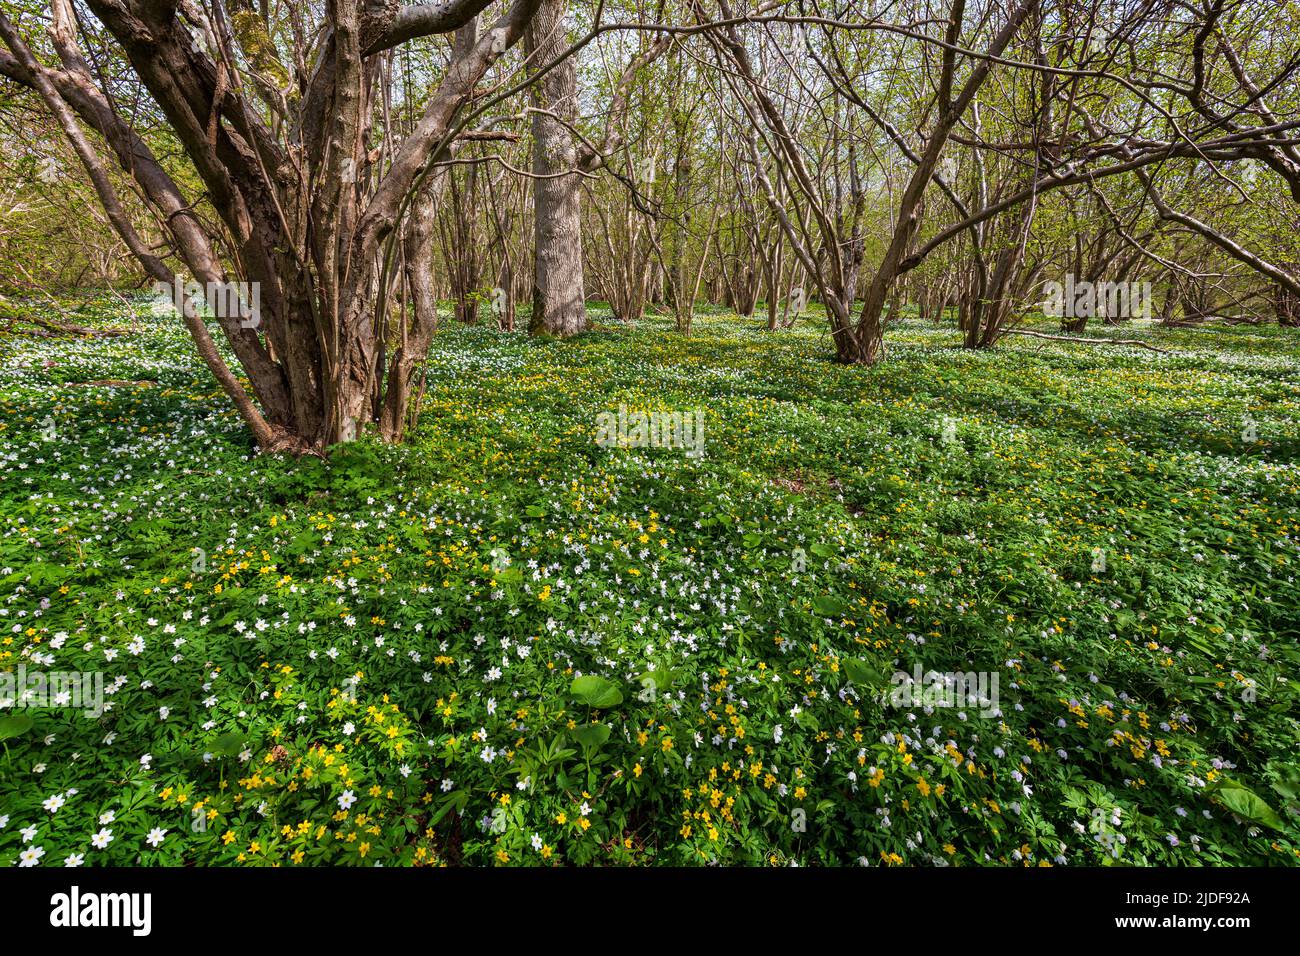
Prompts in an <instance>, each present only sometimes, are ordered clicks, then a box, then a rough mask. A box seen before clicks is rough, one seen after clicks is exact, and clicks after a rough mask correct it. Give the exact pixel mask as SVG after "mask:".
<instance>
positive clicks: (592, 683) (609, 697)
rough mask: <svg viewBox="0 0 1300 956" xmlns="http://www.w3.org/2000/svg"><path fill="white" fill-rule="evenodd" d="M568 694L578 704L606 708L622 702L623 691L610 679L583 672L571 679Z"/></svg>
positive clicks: (599, 708)
mask: <svg viewBox="0 0 1300 956" xmlns="http://www.w3.org/2000/svg"><path fill="white" fill-rule="evenodd" d="M569 694H570V695H571V696H572V697H573V699H574V700H576V701H577V702H578V703H580V704H586V705H587V706H588V707H595V708H597V709H598V710H606V709H608V708H610V707H617V706H618V705H619V704H621V703H623V692H622V691H621V690H619V689H618V687H617V686H616V685H615V684H614V683H613V682H611V681H607V680H605V678H603V677H597V676H596V675H595V674H585V675H583V676H582V677H575V678H574V679H573V686H572V687H570V688H569Z"/></svg>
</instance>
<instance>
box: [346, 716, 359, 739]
mask: <svg viewBox="0 0 1300 956" xmlns="http://www.w3.org/2000/svg"><path fill="white" fill-rule="evenodd" d="M356 732H357V727H356V724H354V723H352V721H350V720H349V721H348V722H347V723H346V724H344V725H343V736H345V737H351V736H352V735H353V734H354V733H356Z"/></svg>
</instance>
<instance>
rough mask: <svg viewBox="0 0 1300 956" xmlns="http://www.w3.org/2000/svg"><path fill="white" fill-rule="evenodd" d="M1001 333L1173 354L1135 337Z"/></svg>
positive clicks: (1011, 330) (1026, 331)
mask: <svg viewBox="0 0 1300 956" xmlns="http://www.w3.org/2000/svg"><path fill="white" fill-rule="evenodd" d="M1002 334H1003V335H1030V336H1033V337H1034V338H1036V339H1049V340H1051V341H1053V342H1074V343H1078V344H1081V345H1136V346H1137V347H1138V348H1140V349H1148V350H1150V351H1152V352H1159V353H1160V354H1161V355H1174V354H1175V353H1173V352H1171V351H1169V350H1168V349H1161V348H1156V347H1155V346H1154V345H1148V344H1147V343H1146V342H1140V341H1138V340H1137V339H1084V338H1078V337H1076V336H1073V335H1048V334H1047V333H1046V332H1030V331H1029V330H1028V329H1003V330H1002Z"/></svg>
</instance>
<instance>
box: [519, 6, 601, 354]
mask: <svg viewBox="0 0 1300 956" xmlns="http://www.w3.org/2000/svg"><path fill="white" fill-rule="evenodd" d="M524 44H525V49H526V51H527V53H528V55H529V56H530V57H531V63H532V66H533V68H534V69H537V68H539V67H545V66H546V65H547V64H549V63H550V62H551V61H552V60H554V59H555V58H556V57H557V56H559V55H560V54H561V53H563V52H564V50H565V49H566V48H567V46H568V42H567V36H566V34H565V30H564V0H543V3H542V5H541V7H540V8H539V9H538V11H537V15H536V16H535V17H534V18H533V21H532V23H531V25H530V26H529V28H528V31H527V33H526V34H525V37H524ZM532 94H533V102H534V105H535V106H536V107H537V109H539V110H544V111H546V112H535V113H533V174H534V176H536V177H538V178H536V179H534V181H533V208H534V211H535V216H534V236H535V240H536V251H535V255H536V268H535V274H534V278H533V314H532V317H531V318H530V319H529V322H528V331H529V332H530V333H531V334H533V335H541V334H547V335H559V336H568V335H575V334H577V333H578V332H583V331H586V328H587V309H586V293H585V290H584V288H583V274H582V221H581V215H582V207H581V186H582V177H581V176H580V175H579V174H578V173H576V172H574V173H571V174H570V175H563V173H564V172H565V170H572V169H574V168H575V167H576V166H577V161H578V155H577V150H576V149H575V147H574V143H573V134H572V133H571V132H570V131H569V128H568V126H566V125H565V124H566V123H569V124H572V123H573V121H574V119H575V118H576V117H577V98H578V80H577V66H576V62H575V60H574V58H573V57H569V58H568V59H566V60H565V61H564V62H562V63H561V64H560V65H559V66H557V67H556V68H555V69H553V70H551V71H550V72H549V73H547V74H546V75H545V76H543V77H542V78H541V80H539V81H538V82H537V83H536V84H534V86H533V88H532ZM548 113H553V114H554V116H550V115H547V114H548Z"/></svg>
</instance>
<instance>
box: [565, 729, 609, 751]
mask: <svg viewBox="0 0 1300 956" xmlns="http://www.w3.org/2000/svg"><path fill="white" fill-rule="evenodd" d="M612 732H613V730H612V728H610V726H609V725H608V724H584V725H583V726H581V727H575V728H574V729H573V730H570V731H569V734H570V736H572V737H573V739H574V740H575V741H576V742H577V743H578V744H579V745H580V746H581V747H582V748H583V749H585V750H599V749H600V748H601V747H603V746H604V745H605V742H606V741H607V740H609V735H610V734H611V733H612Z"/></svg>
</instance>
